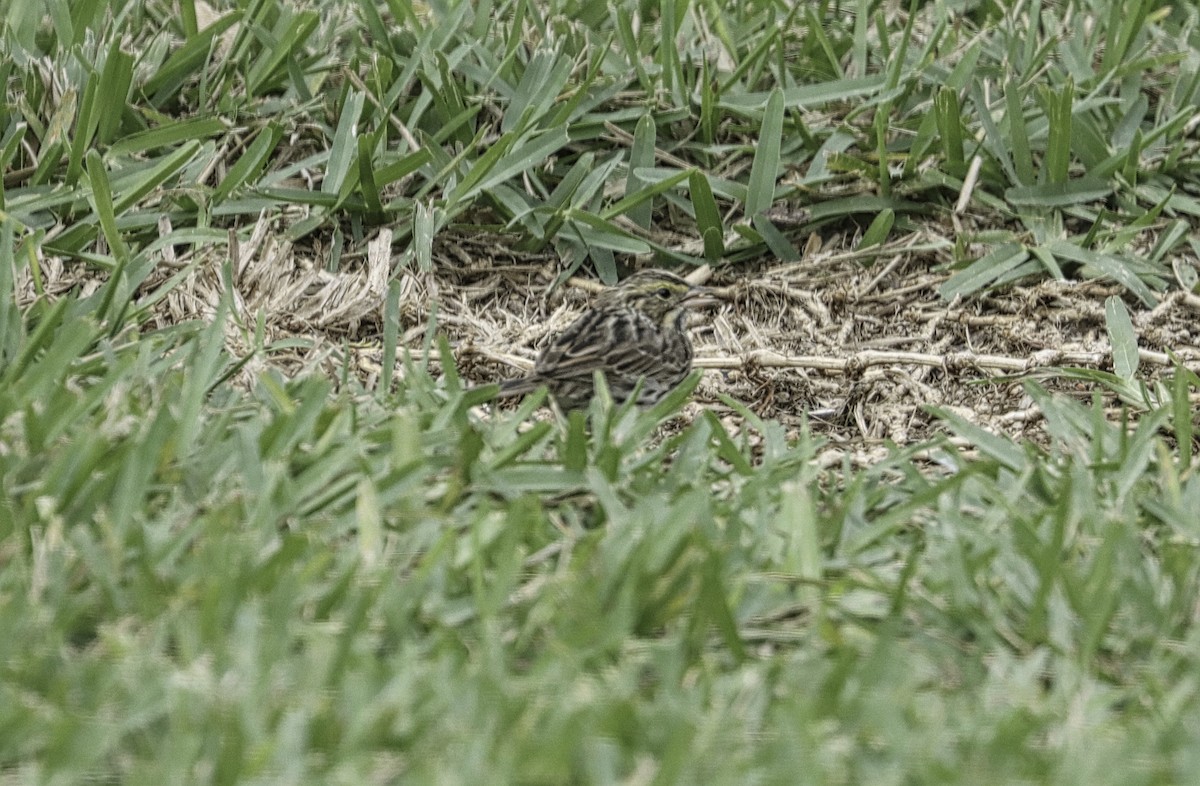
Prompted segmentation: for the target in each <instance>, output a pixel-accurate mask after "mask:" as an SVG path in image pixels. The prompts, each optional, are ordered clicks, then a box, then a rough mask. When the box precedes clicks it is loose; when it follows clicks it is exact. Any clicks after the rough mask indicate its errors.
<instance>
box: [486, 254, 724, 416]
mask: <svg viewBox="0 0 1200 786" xmlns="http://www.w3.org/2000/svg"><path fill="white" fill-rule="evenodd" d="M715 302H717V301H716V299H715V298H714V297H713V296H712V291H711V290H709V289H707V288H706V287H701V286H695V285H692V284H689V283H688V282H687V281H685V280H683V279H682V278H680V277H679V276H677V275H675V274H674V273H667V272H666V271H663V270H645V271H642V272H639V273H635V274H633V275H632V276H630V277H629V278H627V279H625V280H624V281H622V282H621V283H620V284H618V285H617V286H615V287H610V288H609V289H606V290H604V291H603V292H601V293H600V294H599V295H598V296H597V297H596V301H595V302H594V303H593V304H592V306H591V308H589V309H588V310H587V311H585V312H584V313H583V314H582V315H581V316H580V317H579V318H578V319H576V320H575V321H574V322H572V323H571V324H570V325H568V326H567V328H566V330H564V331H563V332H562V333H560V334H559V335H558V336H556V337H555V338H554V340H553V341H551V342H550V345H549V346H547V347H546V348H545V349H544V350H543V351H542V354H541V355H540V356H539V357H538V359H537V361H536V362H535V363H534V366H533V373H532V374H530V375H529V376H527V377H521V378H520V379H510V380H506V381H505V382H502V383H500V395H501V396H519V395H523V394H525V393H530V392H532V391H534V390H536V389H537V388H538V387H540V386H542V385H545V386H546V387H548V388H549V389H550V393H551V394H552V395H553V396H554V398H555V400H557V401H558V405H559V406H560V407H561V408H562V409H563V410H564V411H570V410H572V409H584V408H586V407H587V405H588V402H589V401H591V398H592V395H593V393H594V392H595V390H594V383H593V372H595V371H597V370H598V371H601V372H603V374H604V379H605V382H606V383H607V384H608V389H609V392H610V393H612V397H613V400H614V401H615V402H616V403H618V404H620V403H624V402H625V401H626V400H627V399H628V398H629V397H630V395H632V393H633V391H634V389H635V388H637V385H638V383H639V382H640V383H641V388H640V389H638V396H637V404H638V405H639V406H652V405H654V404H656V403H658V402H659V401H660V400H662V398H663V397H664V396H666V395H667V393H669V392H670V391H671V389H673V388H674V387H675V386H676V385H678V384H679V383H680V382H682V381H683V378H684V377H686V376H687V375H688V372H689V371H691V368H692V342H691V341H689V340H688V336H687V332H686V331H685V330H684V325H683V323H684V317H685V316H686V314H687V310H688V309H689V308H695V307H698V306H704V305H710V304H712V303H715Z"/></svg>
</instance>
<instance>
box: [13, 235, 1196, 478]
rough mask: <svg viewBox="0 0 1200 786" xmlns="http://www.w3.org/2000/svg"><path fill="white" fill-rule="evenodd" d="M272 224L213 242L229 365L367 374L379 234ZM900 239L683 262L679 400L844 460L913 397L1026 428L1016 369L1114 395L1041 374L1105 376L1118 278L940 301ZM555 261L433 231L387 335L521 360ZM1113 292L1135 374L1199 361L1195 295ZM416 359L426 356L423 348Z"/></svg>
mask: <svg viewBox="0 0 1200 786" xmlns="http://www.w3.org/2000/svg"><path fill="white" fill-rule="evenodd" d="M279 230H280V227H279V226H277V225H276V224H275V223H273V222H270V221H265V220H264V221H263V222H261V223H260V224H259V225H258V226H257V227H256V229H255V231H254V232H253V233H252V236H251V238H250V240H249V241H248V242H242V243H235V244H233V247H232V253H230V254H229V255H228V258H231V259H229V261H231V263H232V264H230V265H229V267H228V269H229V270H230V271H231V272H232V274H233V282H232V290H233V292H234V295H235V298H234V299H235V311H236V314H235V316H236V319H235V320H232V321H231V322H230V324H229V326H228V329H227V331H226V332H227V339H228V345H229V349H230V351H231V352H233V353H234V354H237V355H244V354H246V353H247V352H249V351H250V350H251V348H252V345H253V334H254V330H255V327H256V325H257V324H258V323H259V322H260V320H261V324H262V330H263V339H264V345H266V346H268V347H270V346H271V345H276V346H277V348H276V349H274V350H272V351H268V352H263V353H258V355H257V356H256V358H255V359H254V360H253V361H252V362H251V363H248V364H247V365H246V367H245V368H244V369H243V372H242V373H243V375H244V379H245V381H246V382H247V383H249V382H250V381H251V380H252V379H253V378H254V377H255V376H257V374H258V373H259V372H261V371H262V370H263V368H264V367H265V366H267V365H271V366H274V367H277V368H279V369H280V370H281V371H283V372H284V373H285V374H296V373H299V372H301V371H303V370H317V369H319V370H321V371H323V372H324V373H327V374H329V375H330V376H331V377H333V378H335V379H336V378H337V377H338V375H339V374H340V373H341V371H342V369H343V368H344V364H345V362H346V361H347V358H345V357H344V356H343V351H344V350H346V349H348V350H349V352H350V353H351V357H350V358H348V360H349V362H350V368H351V369H353V370H355V371H356V372H357V374H358V375H359V377H360V379H362V381H363V382H365V383H366V384H368V385H369V384H372V383H373V382H374V380H375V379H376V378H377V375H378V373H379V371H380V365H379V364H380V361H381V357H382V353H381V345H382V342H381V336H382V325H383V319H384V302H385V300H386V298H387V292H388V286H389V284H388V282H389V276H390V275H391V271H392V270H393V268H394V267H395V265H396V257H395V250H394V249H393V248H392V243H391V237H390V233H388V232H387V231H386V230H384V231H383V232H381V233H380V234H378V235H376V236H375V237H374V239H372V240H370V241H369V242H368V243H367V246H366V248H365V250H363V251H361V252H358V253H357V254H348V255H345V256H344V257H343V259H342V264H341V267H340V269H339V270H337V271H330V270H327V269H326V267H325V265H324V263H323V262H322V260H324V259H328V253H329V251H328V249H326V248H323V247H321V246H320V244H319V243H317V244H310V245H307V246H305V247H302V248H301V247H293V246H291V245H290V244H288V243H287V242H285V241H283V240H281V239H280V237H281V233H280V231H279ZM914 240H915V238H913V237H910V238H909V239H908V240H907V241H900V242H897V243H895V244H892V245H891V246H890V247H889V248H888V249H886V250H885V252H886V253H883V254H879V255H876V256H875V257H874V259H873V261H870V263H869V264H868V263H867V262H865V261H864V258H863V257H862V256H861V255H856V254H854V253H850V252H847V251H843V250H840V249H839V248H838V247H837V246H838V244H837V243H832V244H831V243H827V244H826V247H825V248H824V249H822V250H817V251H813V252H810V253H808V254H807V255H806V256H805V258H804V259H803V261H801V262H799V263H794V264H778V263H776V264H771V263H765V262H764V263H762V264H760V265H757V266H753V267H750V266H737V267H734V266H730V267H725V268H718V269H716V270H712V271H709V270H707V269H705V270H701V271H697V273H699V274H700V277H702V278H705V281H704V283H707V284H708V285H710V286H713V287H716V288H717V289H718V290H719V291H720V293H721V294H722V296H723V301H724V302H723V303H722V305H720V306H719V307H717V308H714V309H712V310H710V311H709V312H708V313H705V314H702V315H699V316H697V317H695V318H694V320H693V332H692V336H693V341H694V343H695V345H696V353H697V365H698V366H699V367H701V368H704V369H706V373H705V375H704V379H703V381H702V382H701V384H700V386H699V387H698V388H697V390H696V394H695V401H694V403H693V404H691V405H690V407H691V408H692V409H691V412H692V414H694V412H695V408H698V407H708V408H711V409H714V410H717V411H718V412H719V413H721V414H722V415H723V416H729V417H733V410H732V409H730V408H729V407H728V406H727V405H725V404H724V403H722V402H721V401H720V398H719V396H720V395H721V394H726V395H729V396H732V397H733V398H735V399H737V400H739V401H741V402H744V403H745V404H746V405H747V406H749V407H750V409H752V410H753V411H754V412H756V413H757V414H758V415H760V416H761V417H764V418H775V419H778V420H780V421H781V422H783V423H784V424H785V425H787V426H789V427H790V428H797V429H798V428H799V426H800V424H801V423H802V420H803V418H805V417H807V418H808V420H809V422H810V425H811V427H812V429H813V431H814V432H816V433H817V434H819V435H821V436H822V437H824V438H825V439H826V440H827V441H828V443H829V448H830V449H832V450H834V451H836V452H837V454H839V455H841V454H846V453H848V454H849V455H850V456H851V458H852V460H853V462H854V463H861V462H870V461H871V460H873V458H875V457H878V456H881V455H883V454H884V453H885V452H886V449H887V445H888V443H896V444H900V445H905V444H909V443H912V442H915V441H919V440H923V439H925V438H927V437H929V436H930V435H931V433H933V431H934V430H935V429H937V428H938V426H937V421H936V420H935V419H934V418H933V417H932V416H931V415H930V414H929V413H928V412H927V411H926V410H925V407H926V406H927V405H935V406H938V407H945V408H951V409H953V410H954V411H956V412H957V413H959V414H960V415H963V416H964V417H967V418H969V419H970V420H972V421H974V422H976V423H978V424H980V425H982V426H984V427H986V428H988V429H990V430H992V431H993V432H996V433H1003V434H1007V435H1010V436H1012V437H1014V438H1017V439H1036V440H1041V439H1042V437H1043V434H1042V431H1041V422H1040V417H1039V413H1038V411H1037V409H1036V407H1035V406H1034V404H1033V402H1032V401H1031V400H1030V399H1029V397H1028V396H1027V395H1026V393H1025V390H1024V388H1023V386H1022V383H1021V382H1020V380H1019V379H1014V378H1013V377H1019V376H1021V375H1026V374H1038V375H1039V377H1040V378H1042V380H1043V383H1044V384H1047V385H1048V386H1050V387H1053V388H1055V389H1057V390H1059V391H1063V392H1067V393H1070V394H1074V395H1078V396H1080V397H1081V398H1084V399H1089V398H1090V397H1091V396H1093V395H1095V394H1097V393H1098V394H1100V395H1101V396H1102V397H1103V399H1104V402H1105V404H1106V406H1109V407H1116V406H1118V404H1119V402H1117V400H1116V398H1115V396H1113V395H1112V393H1111V392H1110V391H1108V390H1106V389H1103V388H1101V387H1100V386H1095V385H1085V384H1081V383H1079V382H1077V381H1073V380H1066V379H1064V378H1063V377H1061V375H1056V374H1055V373H1053V369H1054V368H1055V367H1075V368H1094V369H1102V370H1110V371H1111V369H1112V358H1111V352H1110V347H1109V340H1108V336H1107V333H1106V330H1105V314H1104V300H1105V298H1107V297H1109V296H1111V295H1118V296H1121V295H1123V294H1124V290H1123V288H1122V287H1120V286H1119V285H1117V284H1109V283H1103V282H1095V281H1090V282H1087V281H1084V282H1079V281H1066V282H1059V281H1040V282H1037V283H1033V284H1030V285H1025V286H1013V287H1010V288H1008V289H1006V290H1002V291H998V292H992V293H988V294H984V295H980V296H975V297H971V298H969V299H965V300H962V301H961V302H954V303H946V302H945V301H944V300H942V299H941V298H940V297H939V295H938V293H937V288H938V286H939V285H940V284H942V282H944V281H945V280H946V278H947V276H948V275H949V273H948V272H945V267H946V264H947V263H948V261H949V259H948V257H945V256H944V254H942V253H941V252H932V251H915V252H914V251H910V249H911V248H913V247H914V246H916V245H917V244H916V243H915V242H914ZM924 247H926V248H927V247H928V244H926V245H925V246H924ZM226 261H227V256H226V251H225V249H220V250H219V252H218V251H217V250H213V249H208V250H204V251H201V252H199V257H193V256H190V255H187V256H180V257H175V256H174V255H173V254H169V253H168V254H167V258H164V260H163V263H162V265H161V266H160V268H159V269H157V270H156V271H155V273H154V274H152V276H151V277H150V278H149V279H148V280H147V281H146V282H144V283H143V284H142V286H141V287H140V292H141V293H142V294H143V296H144V295H145V294H148V293H150V292H153V291H154V289H155V288H156V287H157V286H159V285H161V284H162V283H163V282H165V281H167V280H168V279H169V277H170V276H171V275H173V274H174V273H176V272H178V271H180V270H182V269H186V268H188V267H190V268H191V272H190V274H188V275H187V276H186V279H185V281H184V283H183V284H182V285H179V286H175V287H174V288H172V289H171V290H170V291H169V293H168V294H167V296H166V297H165V298H163V299H161V301H159V302H158V303H156V304H155V305H154V307H153V308H154V312H153V313H154V319H153V320H152V324H157V325H158V326H161V325H166V324H173V323H178V322H181V321H184V320H189V319H210V318H211V317H212V316H213V314H214V313H215V311H216V307H217V304H218V302H219V301H220V297H221V293H222V291H223V287H224V283H223V280H222V278H223V272H222V271H223V269H224V268H225V264H226ZM1191 263H1192V264H1195V260H1191ZM557 265H558V263H557V258H556V257H555V256H554V255H553V254H552V253H543V254H529V253H522V252H519V251H517V250H515V249H513V248H512V247H511V241H510V240H508V239H507V238H504V237H500V236H491V235H486V234H474V235H469V236H463V237H458V238H455V239H452V240H443V241H442V242H441V243H440V244H439V246H438V247H437V248H436V253H435V264H434V265H433V269H432V270H431V271H428V272H422V271H419V270H416V269H414V268H412V267H408V268H405V269H404V270H402V271H401V272H400V274H399V275H398V277H397V291H398V295H399V300H398V303H399V320H400V330H401V344H402V345H403V346H405V347H408V348H409V349H410V350H412V351H413V352H416V353H420V351H421V350H422V346H423V342H424V340H425V335H426V333H427V331H428V326H429V324H430V320H431V315H432V318H433V319H435V320H436V325H437V330H438V331H439V332H441V333H443V334H444V335H445V336H447V338H448V340H449V342H450V344H451V346H452V348H453V351H454V354H455V359H456V362H457V365H458V368H459V371H460V373H461V374H462V376H463V377H464V378H465V379H467V380H469V381H471V382H474V383H486V382H491V381H496V380H499V379H503V378H506V377H511V376H516V375H519V374H520V373H521V372H522V371H524V370H525V369H527V368H529V367H530V365H531V364H532V360H533V358H534V357H535V356H536V354H537V352H538V350H539V349H540V347H541V346H542V345H543V343H544V342H545V341H546V340H547V339H548V338H549V337H550V336H551V335H553V334H554V333H555V332H557V331H558V330H561V329H562V328H563V327H565V326H566V325H567V324H568V323H569V322H570V321H571V320H572V319H573V318H574V317H575V316H576V315H577V314H578V313H579V311H580V310H581V309H583V308H584V307H586V305H587V302H588V300H589V298H590V297H591V296H592V295H593V293H594V292H595V291H596V289H597V288H598V287H599V284H598V283H597V282H595V281H594V280H592V279H588V278H583V277H576V278H572V279H570V280H568V281H566V282H565V283H563V284H562V285H561V286H558V287H554V286H553V285H554V282H555V281H556V277H557V276H558V273H559V269H558V266H557ZM78 267H79V266H76V265H72V264H63V263H62V262H61V261H58V260H53V259H46V260H42V276H43V287H44V290H45V291H47V292H49V293H55V292H62V291H65V290H67V289H69V288H72V287H83V288H84V289H89V288H94V286H95V285H96V283H95V281H94V280H91V281H89V280H86V279H80V278H79V277H78V276H77V275H75V274H73V272H72V271H75V270H77V269H78ZM693 277H695V276H693ZM23 284H24V293H23V297H22V300H24V301H25V302H29V301H30V300H32V299H33V298H34V297H35V289H34V286H33V282H32V280H30V278H29V276H28V275H26V277H25V280H24V282H23ZM1125 303H1126V305H1127V306H1128V307H1129V309H1130V312H1131V313H1132V316H1133V323H1134V328H1135V330H1136V331H1137V333H1138V337H1139V346H1140V349H1141V353H1142V354H1141V358H1142V363H1141V366H1140V368H1139V375H1140V376H1141V377H1142V378H1144V379H1146V380H1147V381H1148V382H1153V381H1155V380H1157V379H1160V378H1162V377H1163V376H1164V375H1166V374H1169V373H1171V363H1172V361H1171V359H1170V358H1171V356H1174V357H1177V358H1179V359H1180V360H1182V361H1183V362H1184V364H1185V365H1186V366H1188V367H1189V368H1191V369H1192V370H1194V371H1200V298H1198V297H1196V296H1194V295H1190V294H1187V293H1184V292H1178V291H1177V292H1173V293H1170V294H1166V295H1164V296H1163V298H1162V301H1161V302H1160V303H1159V304H1158V305H1157V306H1155V307H1154V308H1152V309H1148V308H1145V307H1143V306H1142V305H1141V304H1139V303H1138V302H1137V301H1136V300H1134V299H1132V298H1129V297H1126V298H1125ZM297 340H298V341H297ZM281 341H283V342H284V343H283V347H282V348H279V347H278V344H279V342H281ZM431 362H432V364H433V368H434V369H435V371H436V370H439V369H437V361H436V358H431ZM1039 372H1045V373H1039Z"/></svg>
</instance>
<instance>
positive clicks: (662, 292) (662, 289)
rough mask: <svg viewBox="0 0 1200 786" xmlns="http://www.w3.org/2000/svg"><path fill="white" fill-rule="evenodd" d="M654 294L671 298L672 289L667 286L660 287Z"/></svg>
mask: <svg viewBox="0 0 1200 786" xmlns="http://www.w3.org/2000/svg"><path fill="white" fill-rule="evenodd" d="M654 294H656V295H658V296H659V297H660V298H662V299H663V300H670V299H671V290H670V289H667V288H666V287H660V288H659V290H658V291H657V292H655V293H654Z"/></svg>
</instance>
